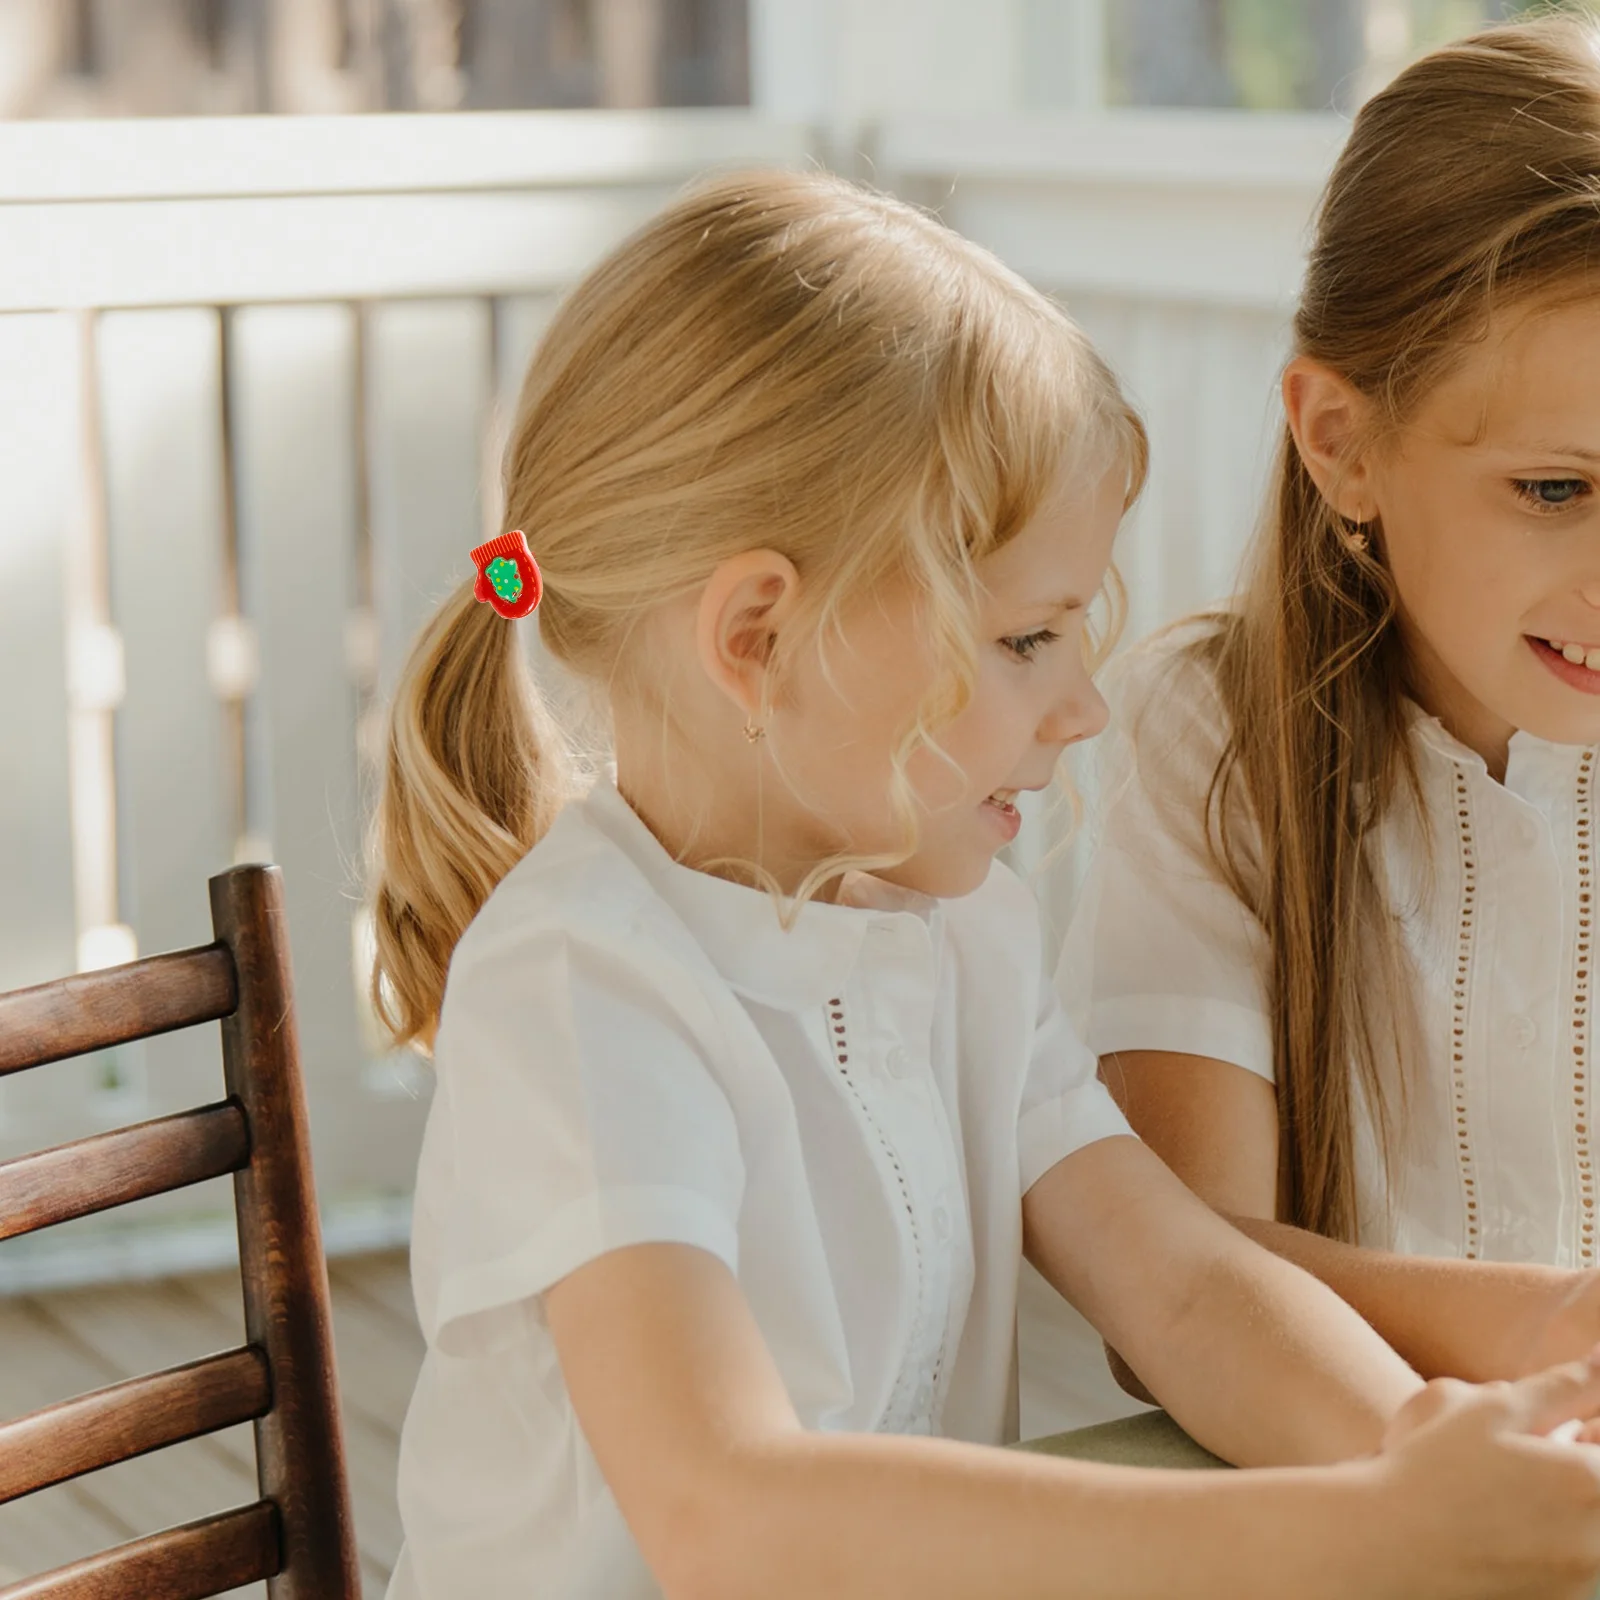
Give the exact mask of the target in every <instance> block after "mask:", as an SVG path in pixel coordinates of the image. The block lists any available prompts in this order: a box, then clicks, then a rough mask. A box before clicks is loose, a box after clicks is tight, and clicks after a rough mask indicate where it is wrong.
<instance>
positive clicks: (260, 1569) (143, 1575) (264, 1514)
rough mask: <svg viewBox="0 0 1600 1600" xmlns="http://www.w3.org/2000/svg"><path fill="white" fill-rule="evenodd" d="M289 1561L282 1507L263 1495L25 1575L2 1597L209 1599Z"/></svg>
mask: <svg viewBox="0 0 1600 1600" xmlns="http://www.w3.org/2000/svg"><path fill="white" fill-rule="evenodd" d="M281 1561H282V1529H281V1525H280V1518H279V1515H278V1508H277V1507H276V1506H274V1505H271V1504H269V1503H268V1502H267V1501H265V1500H258V1501H256V1503H255V1504H254V1505H252V1506H241V1507H240V1508H239V1509H238V1510H237V1511H224V1512H221V1513H220V1514H219V1515H217V1516H214V1517H206V1518H205V1519H204V1520H203V1521H200V1522H187V1523H185V1524H184V1525H183V1526H182V1527H181V1528H168V1529H167V1530H166V1531H165V1532H164V1533H154V1534H151V1535H150V1537H149V1538H147V1539H136V1540H134V1541H133V1542H132V1543H131V1544H120V1545H118V1546H117V1547H116V1548H115V1549H114V1550H106V1551H103V1552H102V1553H101V1554H100V1555H97V1556H90V1557H89V1558H88V1559H87V1560H85V1561H75V1562H73V1563H72V1565H71V1566H69V1567H57V1568H56V1570H55V1571H54V1572H46V1573H42V1574H41V1575H40V1576H39V1577H37V1578H24V1579H23V1580H22V1582H21V1583H13V1584H10V1585H8V1586H7V1587H6V1588H4V1589H0V1600H130V1597H131V1596H134V1595H137V1596H138V1600H206V1596H208V1595H216V1594H221V1593H223V1592H224V1591H225V1590H228V1589H241V1588H243V1587H244V1586H245V1585H246V1584H247V1583H259V1582H260V1581H261V1580H262V1579H263V1578H271V1577H272V1576H273V1575H274V1574H275V1573H277V1571H278V1570H279V1566H280V1564H281Z"/></svg>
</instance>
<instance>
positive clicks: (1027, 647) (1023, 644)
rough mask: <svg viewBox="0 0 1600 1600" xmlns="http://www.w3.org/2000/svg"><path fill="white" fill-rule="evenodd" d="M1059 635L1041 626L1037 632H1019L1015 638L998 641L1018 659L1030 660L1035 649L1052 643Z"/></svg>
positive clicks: (1040, 648)
mask: <svg viewBox="0 0 1600 1600" xmlns="http://www.w3.org/2000/svg"><path fill="white" fill-rule="evenodd" d="M1060 637H1061V635H1060V634H1059V633H1055V632H1052V631H1051V630H1050V629H1049V628H1041V629H1040V630H1039V632H1037V633H1025V634H1019V635H1017V636H1016V637H1015V638H1011V639H1002V640H1001V641H1000V643H1001V644H1003V645H1004V646H1005V647H1006V649H1007V650H1009V651H1010V652H1011V653H1012V655H1014V656H1015V657H1016V658H1017V659H1018V660H1019V661H1031V660H1032V659H1033V656H1034V653H1035V652H1036V651H1038V650H1042V649H1043V648H1044V647H1045V646H1046V645H1047V644H1054V643H1055V642H1056V640H1057V639H1059V638H1060Z"/></svg>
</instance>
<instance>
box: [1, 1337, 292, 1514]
mask: <svg viewBox="0 0 1600 1600" xmlns="http://www.w3.org/2000/svg"><path fill="white" fill-rule="evenodd" d="M271 1404H272V1376H271V1374H270V1372H269V1371H268V1370H267V1358H266V1355H265V1354H264V1353H263V1352H262V1351H260V1350H257V1349H255V1348H254V1347H253V1346H250V1345H247V1346H245V1347H244V1348H243V1349H242V1350H229V1351H227V1352H226V1353H224V1354H223V1355H218V1356H206V1357H205V1358H204V1359H203V1360H200V1361H191V1362H188V1363H187V1364H186V1365H184V1366H181V1367H171V1368H169V1369H168V1370H167V1371H165V1372H156V1373H152V1374H150V1375H149V1376H147V1377H142V1378H129V1379H128V1380H127V1382H126V1383H118V1384H113V1385H111V1386H110V1387H109V1388H106V1389H96V1390H94V1391H93V1392H92V1393H90V1394H81V1395H79V1396H77V1398H76V1399H72V1400H63V1401H61V1402H60V1403H59V1404H57V1405H53V1406H46V1407H45V1408H44V1409H43V1410H42V1411H35V1412H32V1413H31V1414H30V1415H28V1416H26V1417H18V1418H17V1419H16V1420H15V1421H14V1422H5V1423H0V1504H4V1503H5V1502H7V1501H10V1500H20V1499H21V1498H22V1496H23V1495H26V1494H33V1493H34V1492H35V1491H36V1490H39V1489H47V1488H49V1487H50V1485H51V1484H54V1483H65V1482H66V1481H67V1479H69V1478H76V1477H81V1476H82V1475H83V1474H84V1473H86V1472H94V1471H96V1470H98V1469H99V1468H101V1467H108V1466H112V1465H114V1464H115V1463H117V1462H119V1461H130V1460H132V1459H133V1457H134V1456H142V1455H144V1454H146V1452H148V1451H151V1450H160V1449H162V1448H163V1447H164V1446H166V1445H169V1444H179V1443H181V1442H182V1441H183V1440H185V1439H194V1438H197V1437H198V1436H199V1435H201V1434H203V1433H215V1432H216V1431H217V1430H218V1429H219V1428H231V1427H234V1426H235V1425H236V1424H238V1423H241V1422H254V1421H255V1419H256V1418H257V1417H259V1416H262V1415H264V1414H265V1412H266V1410H267V1408H268V1407H269V1406H270V1405H271Z"/></svg>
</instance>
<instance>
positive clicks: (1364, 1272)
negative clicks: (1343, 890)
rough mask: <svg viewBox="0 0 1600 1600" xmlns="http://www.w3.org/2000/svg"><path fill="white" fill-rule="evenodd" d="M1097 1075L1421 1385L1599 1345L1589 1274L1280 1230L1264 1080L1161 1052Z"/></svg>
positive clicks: (1144, 1133) (1179, 1161)
mask: <svg viewBox="0 0 1600 1600" xmlns="http://www.w3.org/2000/svg"><path fill="white" fill-rule="evenodd" d="M1100 1070H1101V1076H1102V1077H1103V1078H1104V1079H1105V1082H1106V1084H1107V1086H1108V1087H1109V1088H1110V1090H1111V1092H1112V1094H1113V1095H1114V1096H1115V1097H1116V1099H1117V1101H1118V1103H1119V1104H1120V1105H1121V1106H1122V1108H1123V1112H1124V1114H1125V1115H1126V1116H1127V1118H1128V1120H1129V1122H1130V1123H1132V1125H1133V1127H1134V1130H1135V1131H1136V1132H1137V1133H1138V1134H1139V1135H1140V1137H1141V1138H1142V1139H1143V1140H1144V1141H1145V1143H1146V1144H1148V1145H1149V1146H1150V1148H1151V1149H1152V1150H1154V1151H1155V1153H1156V1154H1157V1155H1159V1156H1160V1157H1161V1159H1162V1160H1163V1161H1165V1162H1166V1164H1167V1165H1168V1166H1169V1167H1170V1168H1171V1169H1172V1170H1173V1172H1175V1173H1176V1174H1177V1175H1178V1177H1180V1178H1181V1179H1182V1180H1183V1181H1184V1182H1185V1183H1186V1184H1187V1185H1188V1186H1189V1187H1190V1188H1191V1189H1192V1190H1193V1191H1194V1192H1195V1193H1196V1194H1197V1195H1199V1196H1200V1198H1201V1199H1202V1200H1204V1201H1206V1202H1207V1204H1209V1205H1210V1206H1212V1207H1213V1208H1214V1209H1215V1210H1217V1211H1219V1212H1221V1213H1223V1214H1224V1215H1225V1216H1227V1217H1228V1218H1229V1220H1230V1221H1231V1222H1232V1223H1233V1224H1234V1225H1235V1227H1237V1228H1239V1229H1240V1230H1241V1231H1242V1232H1244V1233H1246V1234H1248V1235H1249V1237H1250V1238H1252V1239H1254V1240H1256V1241H1257V1242H1258V1243H1260V1244H1262V1245H1264V1246H1266V1247H1267V1248H1268V1249H1269V1250H1272V1251H1273V1252H1274V1253H1276V1254H1277V1255H1280V1256H1282V1257H1283V1258H1284V1259H1285V1260H1288V1261H1292V1262H1294V1263H1295V1264H1296V1265H1297V1266H1300V1267H1302V1268H1304V1269H1305V1270H1306V1271H1307V1272H1311V1273H1314V1274H1315V1275H1316V1276H1317V1277H1318V1278H1320V1279H1321V1280H1322V1281H1323V1282H1324V1283H1326V1284H1327V1285H1328V1286H1329V1287H1330V1288H1331V1289H1333V1290H1334V1291H1335V1292H1336V1293H1337V1294H1338V1295H1339V1296H1340V1297H1341V1298H1342V1299H1343V1300H1345V1301H1347V1302H1348V1303H1349V1304H1350V1305H1351V1306H1353V1307H1354V1308H1355V1309H1356V1310H1357V1311H1359V1312H1360V1313H1361V1315H1362V1316H1363V1317H1364V1318H1365V1319H1366V1320H1367V1321H1368V1322H1369V1323H1371V1324H1372V1326H1373V1327H1374V1328H1376V1329H1377V1330H1378V1332H1379V1333H1381V1334H1382V1335H1383V1337H1384V1338H1385V1339H1386V1340H1387V1341H1388V1342H1389V1343H1390V1344H1391V1345H1393V1347H1394V1348H1395V1349H1396V1350H1397V1351H1398V1352H1399V1353H1400V1354H1401V1355H1402V1356H1404V1357H1405V1359H1406V1360H1407V1361H1408V1362H1409V1363H1410V1364H1411V1365H1412V1366H1413V1367H1414V1368H1415V1369H1416V1370H1417V1371H1418V1372H1419V1373H1421V1374H1422V1376H1423V1377H1425V1378H1432V1377H1440V1376H1449V1377H1456V1378H1466V1379H1469V1380H1472V1381H1477V1382H1482V1381H1485V1380H1488V1379H1491V1378H1512V1377H1520V1376H1522V1375H1523V1374H1524V1373H1526V1372H1529V1371H1531V1370H1535V1369H1536V1368H1537V1367H1541V1366H1544V1365H1545V1364H1547V1363H1548V1362H1550V1361H1558V1360H1566V1359H1571V1358H1576V1357H1579V1356H1582V1355H1584V1354H1586V1353H1587V1351H1588V1349H1589V1348H1590V1346H1591V1345H1593V1344H1594V1342H1595V1340H1596V1339H1597V1338H1600V1290H1597V1286H1596V1284H1595V1283H1594V1282H1593V1281H1592V1280H1591V1281H1589V1282H1588V1283H1587V1285H1586V1284H1585V1283H1584V1282H1582V1281H1580V1280H1583V1279H1585V1278H1586V1277H1587V1276H1588V1275H1585V1274H1578V1273H1572V1272H1565V1271H1562V1270H1560V1269H1559V1268H1555V1267H1547V1266H1536V1265H1518V1264H1514V1263H1504V1262H1477V1261H1458V1260H1450V1259H1438V1258H1434V1257H1427V1256H1404V1255H1394V1254H1391V1253H1388V1252H1384V1251H1378V1250H1366V1249H1357V1248H1356V1247H1354V1246H1351V1245H1346V1244H1340V1243H1337V1242H1335V1241H1334V1240H1331V1239H1324V1238H1322V1237H1321V1236H1320V1235H1318V1234H1314V1233H1309V1232H1307V1231H1306V1230H1304V1229H1301V1228H1294V1227H1290V1226H1288V1225H1287V1224H1284V1223H1280V1222H1278V1221H1276V1219H1275V1210H1276V1201H1277V1162H1278V1120H1277V1105H1276V1096H1275V1093H1274V1090H1273V1087H1272V1085H1271V1084H1270V1083H1268V1082H1267V1081H1266V1080H1265V1079H1264V1078H1261V1077H1258V1076H1257V1075H1256V1074H1255V1073H1253V1072H1246V1071H1245V1070H1244V1069H1243V1068H1241V1067H1236V1066H1234V1065H1233V1064H1232V1063H1230V1062H1226V1061H1217V1060H1213V1059H1212V1058H1210V1057H1207V1056H1186V1055H1175V1054H1169V1053H1166V1052H1162V1051H1154V1050H1141V1051H1127V1052H1124V1053H1122V1054H1119V1055H1113V1056H1106V1057H1105V1058H1104V1059H1103V1060H1102V1062H1101V1069H1100ZM1586 1291H1587V1292H1586ZM1564 1301H1566V1302H1568V1303H1566V1304H1563V1302H1564Z"/></svg>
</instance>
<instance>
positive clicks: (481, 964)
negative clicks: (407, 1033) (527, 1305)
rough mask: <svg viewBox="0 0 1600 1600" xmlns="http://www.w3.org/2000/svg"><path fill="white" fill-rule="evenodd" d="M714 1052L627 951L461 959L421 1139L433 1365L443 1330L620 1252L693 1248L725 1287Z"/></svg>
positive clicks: (726, 1148) (729, 1169) (730, 1261)
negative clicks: (710, 1258)
mask: <svg viewBox="0 0 1600 1600" xmlns="http://www.w3.org/2000/svg"><path fill="white" fill-rule="evenodd" d="M720 1047H721V1046H720V1034H719V1032H718V1030H717V1029H716V1026H715V1023H714V1020H713V1017H712V1013H711V1011H710V1008H709V1005H708V1004H707V1003H706V1002H705V1001H704V1000H703V999H699V1000H698V1003H697V990H696V988H695V986H694V984H693V983H692V981H686V979H685V976H684V974H682V973H681V972H678V971H676V970H675V969H674V963H672V962H671V960H670V958H669V957H668V956H666V955H664V954H662V953H660V952H658V951H656V950H654V949H653V948H652V947H651V945H650V944H649V942H648V941H645V940H643V939H642V938H634V939H628V940H619V941H616V942H615V943H609V942H608V943H606V944H600V943H586V942H584V941H582V940H580V939H578V938H576V937H574V936H573V935H572V934H571V933H570V932H566V931H546V932H542V933H539V934H530V935H528V936H526V937H512V938H509V939H507V938H505V937H502V938H501V939H500V940H499V941H498V942H497V943H496V944H495V945H494V946H493V947H492V948H490V949H488V950H484V951H481V952H479V951H471V952H467V951H458V953H457V960H456V961H455V963H454V964H453V965H452V969H451V973H450V978H449V982H448V985H447V988H446V994H445V1001H444V1006H443V1010H442V1015H441V1019H440V1030H439V1039H438V1047H437V1051H436V1066H437V1073H438V1088H437V1090H436V1094H435V1105H434V1107H433V1109H432V1112H431V1113H430V1117H432V1116H439V1117H440V1118H441V1119H442V1122H441V1127H440V1128H439V1129H438V1130H434V1129H433V1128H431V1127H430V1130H429V1137H430V1142H431V1143H432V1144H433V1146H434V1150H435V1153H436V1158H437V1163H438V1165H437V1167H436V1169H435V1171H434V1172H433V1173H432V1174H431V1176H432V1177H433V1179H434V1182H433V1185H432V1191H433V1192H432V1194H431V1197H430V1203H431V1207H432V1211H433V1214H434V1215H435V1216H436V1218H437V1219H438V1261H437V1268H436V1270H437V1284H438V1289H437V1313H436V1316H435V1318H434V1319H433V1320H434V1322H435V1324H436V1330H437V1332H438V1334H439V1336H440V1342H441V1344H442V1346H443V1347H444V1348H445V1349H446V1350H447V1351H448V1349H449V1343H450V1337H451V1331H452V1328H455V1329H456V1330H457V1331H460V1329H461V1327H462V1325H463V1324H465V1323H466V1322H467V1321H469V1320H470V1319H472V1318H474V1317H477V1316H480V1315H481V1314H483V1313H487V1312H492V1311H496V1310H497V1309H500V1308H504V1307H509V1306H514V1305H516V1304H517V1303H518V1302H521V1301H525V1300H527V1299H528V1298H529V1297H532V1296H536V1295H539V1294H541V1293H542V1292H543V1291H544V1290H546V1289H548V1288H549V1287H550V1286H551V1285H553V1284H554V1283H556V1282H558V1281H559V1280H560V1279H561V1278H563V1277H565V1276H566V1275H567V1274H568V1273H570V1272H573V1271H574V1270H576V1269H577V1268H578V1267H580V1266H582V1265H584V1264H585V1263H586V1262H588V1261H591V1260H593V1259H595V1258H596V1257H598V1256H600V1255H603V1254H605V1253H606V1252H607V1251H610V1250H615V1249H619V1248H621V1247H623V1246H626V1245H633V1244H644V1243H656V1242H671V1243H681V1244H690V1245H695V1246H698V1247H699V1248H701V1249H704V1250H707V1251H710V1252H711V1253H712V1254H713V1255H716V1256H717V1257H718V1258H719V1259H721V1260H722V1261H724V1262H725V1263H726V1264H727V1266H728V1267H729V1269H730V1270H731V1271H734V1272H737V1270H738V1217H739V1208H740V1202H741V1198H742V1195H743V1189H744V1164H743V1159H742V1156H741V1151H740V1143H739V1135H738V1128H737V1125H736V1122H735V1118H734V1114H733V1110H732V1107H731V1106H730V1104H729V1101H728V1098H727V1096H726V1094H725V1093H724V1091H723V1089H722V1087H721V1084H720V1082H719V1080H718V1078H717V1076H716V1074H715V1071H714V1067H713V1062H714V1059H715V1057H716V1055H717V1052H718V1050H719V1049H720ZM436 1131H437V1134H438V1135H439V1137H437V1138H435V1133H436ZM428 1157H429V1149H428V1145H427V1144H425V1147H424V1163H425V1167H424V1170H426V1163H427V1161H428ZM419 1187H420V1179H419ZM465 1338H466V1336H465V1335H463V1339H465Z"/></svg>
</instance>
